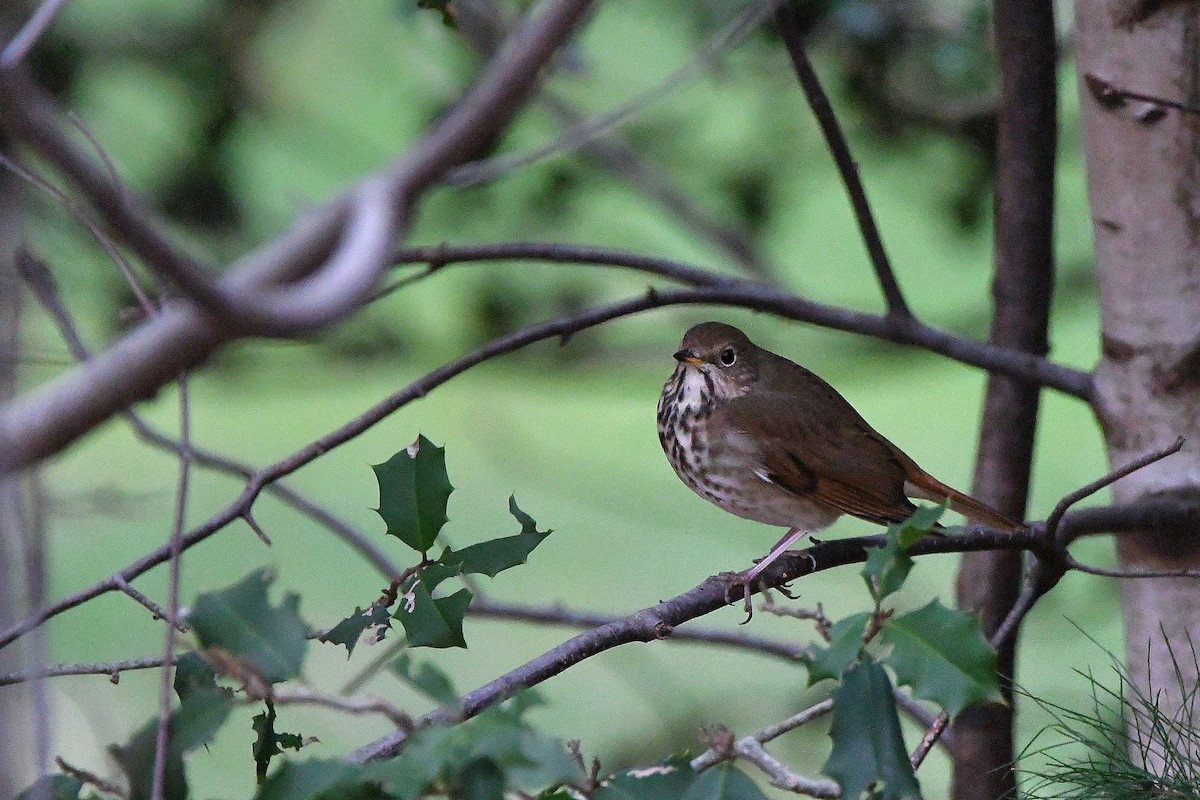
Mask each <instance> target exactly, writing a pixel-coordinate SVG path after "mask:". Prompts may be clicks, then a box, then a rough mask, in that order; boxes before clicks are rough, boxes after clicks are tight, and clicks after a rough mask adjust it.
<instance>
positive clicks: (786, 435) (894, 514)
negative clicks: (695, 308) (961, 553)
mask: <svg viewBox="0 0 1200 800" xmlns="http://www.w3.org/2000/svg"><path fill="white" fill-rule="evenodd" d="M675 360H676V361H678V362H679V364H678V365H677V366H676V367H675V372H674V373H673V374H672V375H671V378H670V379H669V380H668V381H667V383H666V385H665V386H664V387H663V393H662V397H661V398H659V401H658V438H659V440H660V441H661V442H662V447H663V450H664V451H665V452H666V454H667V458H668V460H670V462H671V466H672V467H674V468H675V472H676V473H677V474H678V475H679V477H680V479H682V480H683V482H684V483H685V484H687V486H688V488H690V489H691V490H692V491H694V492H695V493H696V494H698V495H700V496H701V497H703V498H704V499H705V500H708V501H710V502H712V503H714V504H716V505H718V506H720V507H721V508H723V509H725V510H726V511H728V512H730V513H732V514H737V515H738V516H739V517H745V518H747V519H752V520H756V521H758V522H765V523H766V524H768V525H781V526H786V527H787V528H788V529H789V530H788V532H787V533H786V534H785V535H784V537H783V538H782V539H780V540H779V542H778V543H777V544H776V545H775V547H773V548H772V549H771V551H770V552H769V553H768V554H767V555H766V556H765V557H764V558H763V559H761V560H760V561H759V562H758V563H757V564H756V565H755V566H754V567H752V568H751V569H749V570H747V571H746V572H744V573H741V574H740V575H739V583H741V584H742V585H743V586H744V587H745V598H746V607H747V610H749V604H750V587H751V585H752V582H753V581H754V579H755V578H756V577H757V576H758V575H759V573H761V572H762V571H763V570H764V569H765V568H766V567H767V565H768V564H770V563H771V562H772V561H774V560H775V559H776V558H778V557H779V556H780V555H781V554H782V553H783V552H784V551H786V550H787V548H788V547H789V546H790V545H791V544H792V543H793V542H795V541H796V540H797V539H799V538H800V537H801V536H803V535H804V534H806V533H812V532H814V531H818V530H821V529H822V528H824V527H826V526H828V525H830V524H832V523H833V521H834V520H836V519H837V518H838V517H840V516H841V515H842V514H851V515H853V516H856V517H859V518H861V519H865V520H867V521H869V522H875V523H878V524H880V525H887V524H890V523H893V522H900V521H902V520H904V519H907V518H908V517H909V515H911V514H912V512H913V511H915V510H916V506H914V505H913V504H912V502H911V501H910V500H909V499H908V498H909V497H916V498H920V499H923V500H932V501H934V502H937V503H948V504H949V505H950V506H951V508H953V509H954V510H955V511H958V512H959V513H961V514H963V515H964V516H966V517H967V518H968V519H969V520H971V521H973V522H978V523H981V524H984V525H987V526H989V527H992V528H996V529H998V530H1002V531H1011V530H1015V529H1016V528H1017V527H1018V526H1017V525H1016V523H1014V522H1012V521H1011V520H1009V519H1006V518H1005V517H1004V515H1002V514H1000V513H999V512H997V511H996V510H995V509H992V508H989V507H988V506H987V505H985V504H984V503H981V502H979V501H978V500H976V499H975V498H973V497H971V496H969V495H966V494H963V493H962V492H960V491H958V490H957V489H952V488H950V487H949V486H947V485H946V484H944V483H942V482H941V481H939V480H937V479H936V478H934V477H933V476H932V475H930V474H929V473H928V472H926V471H925V470H923V469H921V468H920V467H919V466H917V464H916V462H915V461H913V460H912V459H911V458H909V457H908V456H907V455H905V454H904V451H902V450H901V449H900V448H899V447H896V445H894V444H892V443H891V442H889V441H888V440H887V439H886V438H884V437H883V435H882V434H880V433H879V432H878V431H876V430H875V429H874V428H872V427H871V426H870V425H868V424H867V422H866V420H864V419H863V418H862V417H861V416H859V414H858V412H857V411H855V410H854V408H853V406H851V405H850V403H849V402H847V401H846V398H844V397H842V396H841V395H840V394H838V392H837V390H835V389H834V388H833V387H832V386H830V385H829V384H828V383H826V382H825V381H823V380H821V379H820V378H819V377H817V376H816V375H814V374H813V373H811V372H809V371H808V370H806V369H805V368H804V367H802V366H800V365H799V364H795V363H793V362H791V361H789V360H787V359H786V358H784V357H782V356H778V355H776V354H775V353H772V352H770V351H769V350H763V349H762V348H761V347H757V346H755V345H754V343H753V342H751V341H750V340H749V339H747V338H746V335H745V334H744V333H742V332H741V331H739V330H738V329H737V328H734V327H732V326H730V325H723V324H721V323H719V322H705V323H703V324H701V325H697V326H696V327H694V328H692V329H691V330H689V331H688V332H687V333H686V334H684V337H683V345H682V347H681V349H680V350H679V352H677V353H676V354H675Z"/></svg>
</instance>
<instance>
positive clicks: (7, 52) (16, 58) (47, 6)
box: [0, 0, 67, 69]
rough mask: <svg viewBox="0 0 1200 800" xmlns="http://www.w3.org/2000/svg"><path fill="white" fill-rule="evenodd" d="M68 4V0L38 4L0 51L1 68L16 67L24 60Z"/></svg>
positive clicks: (47, 1)
mask: <svg viewBox="0 0 1200 800" xmlns="http://www.w3.org/2000/svg"><path fill="white" fill-rule="evenodd" d="M66 5H67V0H45V2H43V3H42V4H41V5H40V6H38V7H37V10H36V11H34V12H33V16H31V17H30V18H29V20H28V21H27V22H26V23H25V24H24V25H23V26H22V27H21V30H19V31H17V35H16V36H14V37H13V38H12V41H10V42H9V43H8V44H7V45H5V47H4V50H3V51H2V52H0V68H3V69H14V68H16V67H17V66H18V65H19V64H20V63H21V62H22V61H24V60H25V56H27V55H28V54H29V51H30V50H32V49H33V46H34V45H35V44H37V40H38V39H40V38H42V34H44V33H45V32H46V31H48V30H49V29H50V26H51V24H53V23H54V18H55V17H57V16H58V13H59V12H60V11H62V10H63V8H64V7H65V6H66Z"/></svg>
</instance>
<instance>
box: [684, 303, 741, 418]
mask: <svg viewBox="0 0 1200 800" xmlns="http://www.w3.org/2000/svg"><path fill="white" fill-rule="evenodd" d="M758 353H759V349H758V347H756V346H755V345H754V343H753V342H751V341H750V340H749V339H747V338H746V334H744V333H742V332H741V331H739V330H738V329H737V328H735V327H733V326H732V325H725V324H724V323H721V322H704V323H701V324H699V325H697V326H695V327H694V328H692V329H691V330H689V331H688V332H687V333H685V334H684V335H683V343H682V344H681V345H680V349H679V351H678V352H677V353H675V360H676V361H678V362H679V365H680V366H679V368H680V369H684V370H687V369H694V370H697V371H698V372H699V373H700V374H701V375H703V376H704V377H705V378H706V380H707V381H710V382H711V384H712V387H713V392H714V394H715V395H716V397H717V398H718V399H722V400H728V399H732V398H734V397H741V396H742V395H744V394H745V393H746V392H748V391H750V389H751V387H753V386H754V383H755V381H757V380H758V361H759V359H758Z"/></svg>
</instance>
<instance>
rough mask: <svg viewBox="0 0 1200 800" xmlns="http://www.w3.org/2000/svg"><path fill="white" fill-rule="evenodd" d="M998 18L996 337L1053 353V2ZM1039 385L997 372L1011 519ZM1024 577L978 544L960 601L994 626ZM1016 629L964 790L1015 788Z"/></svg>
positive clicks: (965, 717)
mask: <svg viewBox="0 0 1200 800" xmlns="http://www.w3.org/2000/svg"><path fill="white" fill-rule="evenodd" d="M995 20H996V49H997V54H998V57H999V62H1000V72H1001V94H1000V100H1001V103H1000V109H999V119H998V129H997V146H996V159H997V164H996V212H995V236H996V244H995V261H996V263H995V279H994V281H993V284H992V294H993V297H994V300H995V315H994V318H993V320H992V330H991V340H992V341H993V342H995V343H996V344H1001V345H1004V346H1006V347H1013V348H1018V349H1021V350H1026V351H1028V352H1031V353H1036V354H1038V355H1044V354H1045V353H1046V352H1047V350H1048V349H1049V345H1048V335H1047V333H1048V328H1049V318H1050V297H1051V293H1052V291H1053V286H1054V251H1053V217H1054V156H1055V146H1056V135H1057V125H1056V110H1055V94H1056V91H1057V83H1056V77H1057V76H1056V61H1057V59H1056V54H1055V49H1056V48H1055V29H1054V11H1053V5H1052V4H1051V3H1047V2H1045V0H997V2H996V4H995ZM1039 392H1040V390H1039V389H1038V388H1037V387H1036V386H1033V385H1031V384H1026V383H1021V382H1019V381H1015V380H1013V379H1012V378H1005V377H1000V376H993V377H992V378H991V379H990V380H989V381H988V388H987V397H986V399H985V401H984V411H983V428H982V431H981V433H980V441H979V457H978V461H977V464H976V470H975V486H974V493H975V495H976V496H977V497H979V498H980V499H982V500H984V501H985V502H988V503H990V504H992V505H993V506H994V507H995V508H997V509H999V510H1000V511H1002V512H1003V513H1005V514H1007V515H1008V516H1010V517H1012V518H1013V519H1024V518H1025V509H1026V504H1027V502H1028V497H1029V476H1030V470H1031V467H1032V464H1033V445H1034V435H1035V432H1036V427H1037V415H1038V400H1039ZM1020 581H1021V555H1020V554H1019V553H1015V552H991V553H971V554H968V555H966V556H964V557H963V560H962V566H961V568H960V572H959V582H958V602H959V605H960V607H962V608H964V609H969V610H971V611H975V612H978V613H979V614H980V616H981V619H982V623H983V627H984V631H985V632H986V633H988V634H991V633H994V632H995V630H996V629H997V628H998V627H999V625H1000V623H1001V622H1002V621H1003V620H1004V617H1005V615H1006V614H1007V613H1008V610H1009V609H1010V608H1011V607H1012V605H1013V602H1014V601H1015V600H1016V597H1017V594H1018V592H1019V589H1020ZM1014 641H1015V637H1014V638H1013V639H1010V640H1009V643H1008V644H1007V645H1006V646H1005V647H1004V648H1002V650H1001V652H1000V653H999V662H998V668H999V671H1000V674H1001V680H1002V683H1003V684H1004V685H1005V697H1006V699H1007V700H1008V705H1001V704H999V703H986V704H981V705H977V706H975V707H973V708H970V709H967V710H966V711H964V712H963V713H962V714H961V715H960V716H959V718H958V719H957V720H956V721H955V723H954V735H955V740H956V742H957V748H956V757H955V759H954V773H953V782H952V789H951V796H952V797H954V798H959V799H960V800H968V799H969V800H979V799H980V798H1000V797H1007V796H1010V794H1011V793H1014V792H1015V789H1016V780H1015V775H1014V772H1013V769H1012V767H1011V764H1012V762H1013V761H1014V759H1015V756H1016V752H1015V749H1014V746H1013V721H1014V715H1015V705H1014V698H1013V696H1012V691H1011V682H1012V680H1013V678H1014V667H1015V644H1014Z"/></svg>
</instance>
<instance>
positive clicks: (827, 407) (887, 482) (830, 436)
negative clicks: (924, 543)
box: [718, 365, 916, 524]
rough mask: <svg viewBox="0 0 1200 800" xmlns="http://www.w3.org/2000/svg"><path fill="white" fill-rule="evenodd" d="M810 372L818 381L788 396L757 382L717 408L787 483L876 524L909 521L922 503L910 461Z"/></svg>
mask: <svg viewBox="0 0 1200 800" xmlns="http://www.w3.org/2000/svg"><path fill="white" fill-rule="evenodd" d="M792 366H795V365H792ZM796 368H797V369H803V368H801V367H796ZM804 372H805V373H806V375H808V376H811V378H813V379H815V382H814V381H802V382H799V383H802V384H803V386H802V387H801V388H799V389H798V390H796V389H794V388H793V387H791V386H789V391H788V392H787V393H786V394H785V393H781V392H772V391H764V390H763V389H762V388H757V387H756V389H755V391H754V392H752V393H751V394H749V395H745V396H743V397H739V398H737V399H734V400H730V401H728V402H727V403H726V404H725V405H724V406H723V407H722V408H721V410H720V411H719V412H718V414H721V415H724V416H727V419H728V421H729V422H730V423H731V424H732V425H733V426H734V427H736V428H738V429H740V430H742V431H743V432H745V433H746V434H747V436H748V437H749V438H750V439H751V440H752V441H754V442H756V443H757V446H758V449H759V458H760V460H761V463H762V467H763V469H764V470H765V471H766V477H768V478H769V479H770V480H771V481H773V482H774V483H776V484H778V485H779V486H781V487H782V488H784V489H786V490H788V491H790V492H793V493H795V494H797V495H801V496H804V497H807V498H809V499H813V500H817V501H819V502H822V503H826V504H828V505H830V506H832V507H834V508H836V509H838V510H839V511H841V512H843V513H845V514H852V515H853V516H856V517H859V518H861V519H865V520H868V521H870V522H875V523H879V524H887V523H891V522H899V521H900V520H903V519H906V518H907V517H908V516H909V515H910V514H911V513H912V512H913V511H914V510H915V508H916V507H915V506H914V505H913V504H912V503H911V502H910V501H909V499H908V498H907V497H906V496H905V494H904V482H905V480H906V478H907V474H908V469H907V466H908V464H912V460H911V459H909V458H908V457H907V456H905V455H904V454H903V453H901V452H900V451H899V450H898V449H897V448H896V447H895V445H893V444H892V443H891V442H889V441H888V440H887V439H885V438H884V437H883V436H882V435H880V434H879V433H878V432H876V431H875V430H874V429H873V428H872V427H871V426H870V425H868V424H867V423H866V421H865V420H863V418H862V417H861V416H859V414H858V412H857V411H855V410H854V408H853V407H852V406H851V405H850V404H849V403H848V402H846V400H845V399H844V398H843V397H842V396H841V395H839V394H838V393H837V392H836V391H835V390H834V389H833V388H832V387H831V386H829V385H828V384H827V383H825V382H824V381H822V380H821V379H820V378H817V377H816V376H815V375H812V373H808V372H807V370H804ZM912 466H913V467H916V465H915V464H912Z"/></svg>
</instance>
